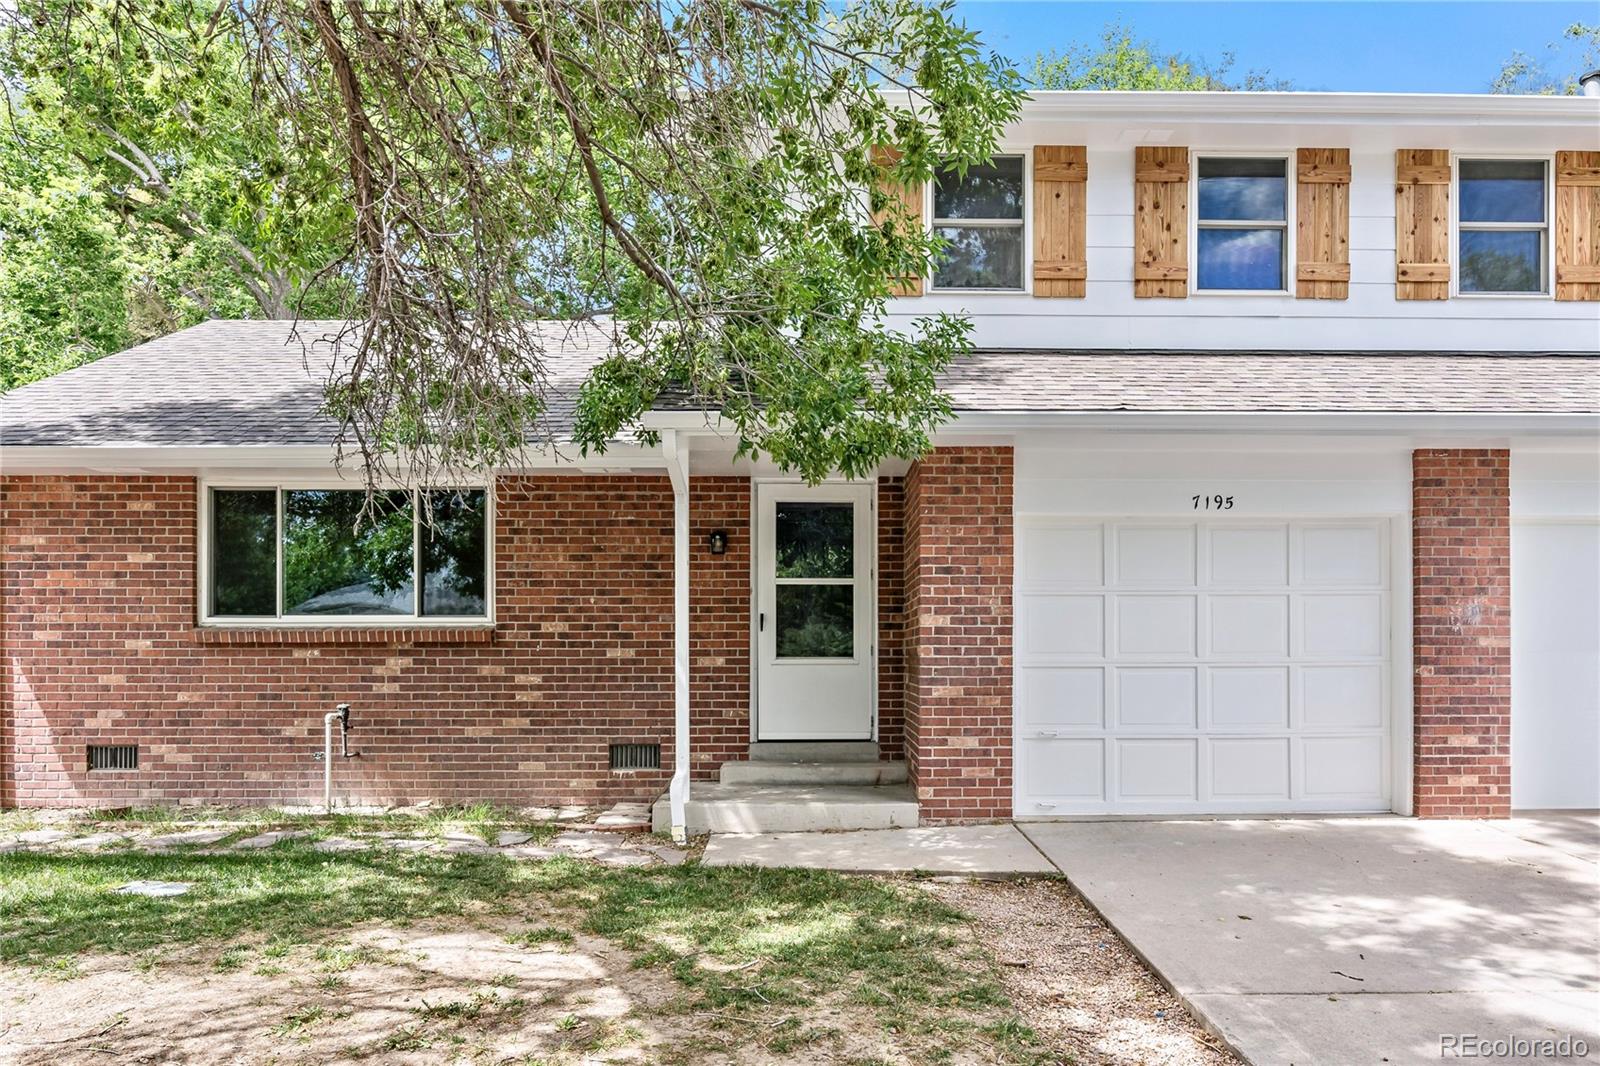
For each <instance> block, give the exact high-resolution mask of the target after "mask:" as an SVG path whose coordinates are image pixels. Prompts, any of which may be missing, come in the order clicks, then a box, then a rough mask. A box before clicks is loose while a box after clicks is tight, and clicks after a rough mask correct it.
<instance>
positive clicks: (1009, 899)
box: [927, 881, 1241, 1066]
mask: <svg viewBox="0 0 1600 1066" xmlns="http://www.w3.org/2000/svg"><path fill="white" fill-rule="evenodd" d="M927 887H928V890H929V891H931V892H933V893H934V894H935V895H937V896H938V897H939V898H940V899H942V900H944V901H945V902H946V903H948V904H950V905H951V906H953V907H956V908H959V909H960V910H963V911H965V912H966V913H968V914H969V915H971V916H972V918H973V920H974V922H975V923H976V925H977V927H978V929H979V931H980V935H981V938H982V939H983V940H984V942H985V943H986V944H987V945H988V947H989V949H990V950H991V951H992V952H993V953H994V955H995V958H996V959H997V960H999V962H1000V963H1001V971H1002V975H1001V980H1002V982H1003V983H1004V985H1005V988H1006V992H1007V994H1008V995H1009V996H1010V997H1011V1000H1012V1002H1013V1003H1014V1005H1015V1006H1016V1008H1017V1010H1018V1011H1019V1012H1020V1013H1021V1014H1022V1015H1023V1017H1024V1018H1025V1019H1026V1021H1027V1022H1028V1024H1029V1025H1031V1026H1033V1028H1034V1030H1035V1031H1036V1032H1037V1033H1038V1034H1039V1036H1040V1037H1041V1038H1042V1039H1043V1040H1044V1041H1045V1042H1047V1043H1048V1044H1049V1045H1050V1046H1051V1047H1052V1048H1053V1049H1054V1050H1055V1051H1057V1052H1058V1053H1060V1054H1061V1055H1062V1056H1063V1058H1065V1059H1066V1060H1067V1061H1071V1062H1077V1063H1082V1064H1084V1066H1089V1064H1095V1066H1134V1064H1144V1063H1161V1064H1163V1066H1240V1063H1241V1060H1240V1059H1239V1058H1237V1057H1236V1056H1235V1055H1234V1054H1233V1053H1232V1052H1231V1051H1229V1050H1228V1049H1227V1048H1226V1047H1224V1046H1223V1045H1221V1044H1220V1043H1218V1042H1217V1041H1216V1039H1215V1038H1213V1037H1212V1036H1211V1035H1210V1034H1209V1033H1207V1032H1206V1031H1205V1030H1203V1029H1202V1028H1201V1027H1200V1025H1199V1023H1198V1022H1196V1021H1195V1020H1194V1019H1193V1018H1192V1017H1191V1016H1190V1015H1189V1013H1188V1012H1187V1011H1185V1010H1184V1008H1183V1007H1182V1005H1180V1004H1179V1003H1178V1001H1177V1000H1176V999H1174V998H1173V996H1172V994H1171V993H1170V992H1168V991H1167V989H1166V988H1165V987H1164V986H1162V985H1161V983H1160V982H1158V981H1157V980H1156V979H1155V978H1154V977H1152V976H1151V975H1150V973H1149V971H1147V970H1146V969H1145V968H1144V965H1143V964H1142V963H1141V962H1140V961H1139V960H1138V958H1136V957H1135V956H1134V954H1133V952H1131V951H1129V950H1128V947H1127V946H1126V945H1125V944H1123V943H1122V941H1121V940H1119V939H1118V938H1117V936H1116V934H1114V933H1113V932H1112V931H1111V930H1110V929H1109V928H1107V926H1106V924H1105V923H1104V922H1103V921H1101V920H1100V918H1099V916H1098V915H1096V914H1095V913H1094V911H1092V910H1090V909H1089V907H1088V905H1087V904H1085V903H1084V902H1083V900H1081V899H1080V898H1078V896H1077V894H1076V893H1074V892H1073V891H1072V889H1071V888H1070V887H1068V886H1067V885H1066V884H1065V883H1063V882H1060V881H1016V882H986V881H971V882H961V883H930V884H929V885H928V886H927Z"/></svg>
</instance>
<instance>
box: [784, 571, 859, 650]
mask: <svg viewBox="0 0 1600 1066" xmlns="http://www.w3.org/2000/svg"><path fill="white" fill-rule="evenodd" d="M777 599H778V612H777V613H778V628H777V653H778V658H780V659H848V658H850V657H851V656H853V655H854V654H855V586H854V585H853V584H850V585H779V586H778V596H777Z"/></svg>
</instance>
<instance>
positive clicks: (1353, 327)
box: [890, 119, 1600, 351]
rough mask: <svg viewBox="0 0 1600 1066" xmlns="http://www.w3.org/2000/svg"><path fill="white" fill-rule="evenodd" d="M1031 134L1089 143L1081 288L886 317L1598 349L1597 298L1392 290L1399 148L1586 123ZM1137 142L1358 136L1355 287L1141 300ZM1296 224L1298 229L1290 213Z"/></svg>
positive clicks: (1099, 342) (1255, 341) (1091, 129)
mask: <svg viewBox="0 0 1600 1066" xmlns="http://www.w3.org/2000/svg"><path fill="white" fill-rule="evenodd" d="M1035 143H1040V144H1086V145H1088V161H1089V182H1088V219H1087V244H1088V249H1087V257H1088V268H1089V280H1088V285H1087V289H1088V292H1087V295H1086V297H1085V298H1083V299H1035V298H1034V297H1032V296H1031V295H1029V294H1027V293H1021V294H1016V295H1012V294H993V293H984V294H974V293H944V294H940V293H937V292H932V293H930V294H929V295H927V296H923V297H920V298H913V299H900V300H896V301H893V302H892V306H891V312H890V318H891V321H893V322H895V323H896V324H898V325H901V326H905V327H909V325H910V322H911V319H912V318H913V317H914V316H918V315H925V314H930V313H933V312H938V311H945V312H953V313H963V314H967V315H970V316H972V319H973V322H974V340H975V342H976V343H977V344H978V345H980V346H984V347H1022V348H1063V347H1064V348H1203V349H1256V350H1263V349H1268V350H1270V349H1304V348H1313V349H1324V350H1327V349H1349V350H1356V351H1360V350H1375V349H1387V350H1412V349H1416V350H1433V351H1455V350H1460V351H1481V350H1507V351H1543V350H1558V351H1600V305H1597V304H1594V303H1577V302H1559V303H1558V302H1556V301H1555V300H1554V299H1552V298H1550V297H1464V298H1463V297H1455V298H1452V299H1450V300H1446V301H1428V302H1423V301H1399V300H1396V299H1395V295H1394V251H1395V236H1394V188H1393V180H1394V152H1395V149H1396V148H1446V149H1450V150H1452V151H1455V152H1460V153H1512V154H1526V155H1528V156H1530V157H1540V158H1548V157H1553V155H1554V153H1555V152H1556V151H1557V150H1561V149H1586V148H1597V147H1600V139H1597V137H1596V135H1595V133H1594V131H1593V129H1592V128H1586V127H1583V126H1556V127H1527V128H1524V127H1521V126H1515V125H1492V124H1488V123H1474V124H1471V125H1466V124H1463V125H1453V126H1439V125H1420V126H1414V127H1410V126H1406V125H1401V124H1395V123H1394V122H1393V121H1392V120H1389V121H1388V122H1387V124H1380V123H1378V122H1377V121H1376V120H1374V121H1373V122H1372V123H1371V124H1362V125H1354V124H1349V123H1344V124H1322V125H1317V124H1312V123H1306V124H1296V125H1289V124H1283V123H1265V124H1263V123H1249V124H1246V123H1238V124H1217V123H1209V124H1203V125H1202V124H1182V123H1178V124H1173V125H1172V126H1171V128H1164V129H1160V130H1151V129H1147V128H1130V127H1129V125H1128V122H1127V120H1126V119H1124V120H1122V121H1121V122H1119V123H1114V122H1112V121H1110V120H1109V119H1108V120H1106V121H1096V122H1083V123H1069V122H1060V123H1051V122H1039V121H1024V122H1022V123H1020V124H1018V125H1017V126H1016V127H1015V128H1014V129H1013V130H1012V131H1011V136H1010V138H1009V139H1008V140H1007V142H1006V145H1005V147H1006V150H1009V151H1021V152H1024V153H1027V152H1029V151H1031V146H1032V145H1033V144H1035ZM1140 143H1160V144H1169V145H1174V146H1179V145H1181V146H1185V147H1187V148H1189V149H1190V151H1191V153H1193V152H1203V151H1251V150H1256V151H1269V150H1270V151H1286V150H1292V149H1294V148H1300V147H1305V148H1338V147H1348V148H1350V149H1351V160H1350V162H1351V190H1350V198H1351V205H1350V246H1351V247H1350V270H1351V282H1350V297H1349V299H1348V300H1299V299H1296V298H1295V297H1294V296H1292V295H1283V296H1276V295H1273V296H1255V295H1252V296H1232V295H1218V294H1210V295H1195V294H1194V293H1193V291H1192V285H1191V294H1190V295H1189V297H1188V298H1186V299H1182V300H1170V299H1151V300H1136V299H1134V296H1133V150H1134V147H1135V145H1137V144H1140ZM1025 214H1031V207H1030V208H1029V209H1028V211H1026V212H1025ZM1290 224H1291V229H1292V228H1293V219H1292V218H1291V219H1290ZM1029 243H1030V246H1031V233H1030V242H1029ZM1291 272H1292V267H1291ZM1024 274H1025V276H1027V275H1029V274H1031V268H1030V269H1025V271H1024Z"/></svg>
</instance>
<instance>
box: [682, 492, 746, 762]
mask: <svg viewBox="0 0 1600 1066" xmlns="http://www.w3.org/2000/svg"><path fill="white" fill-rule="evenodd" d="M689 512H690V518H689V528H690V533H689V632H690V642H689V679H690V687H689V708H690V715H691V719H692V721H693V723H694V732H693V738H692V740H691V744H690V749H689V752H690V762H691V764H692V769H693V772H694V776H695V777H696V778H715V777H716V775H717V768H718V767H720V766H721V765H722V764H723V763H725V762H727V761H729V760H730V759H743V758H746V757H747V754H748V752H749V750H750V680H751V675H750V547H751V546H750V479H749V478H743V477H697V478H694V479H693V480H692V482H691V483H690V486H689ZM717 529H720V530H724V531H726V532H727V534H728V551H727V553H726V554H724V555H712V554H711V552H710V550H709V549H708V548H707V546H706V538H707V537H708V536H709V535H710V534H711V532H712V530H717Z"/></svg>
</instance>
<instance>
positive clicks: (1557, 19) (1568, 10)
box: [957, 0, 1600, 93]
mask: <svg viewBox="0 0 1600 1066" xmlns="http://www.w3.org/2000/svg"><path fill="white" fill-rule="evenodd" d="M957 11H958V13H959V15H960V17H961V18H962V19H963V20H965V21H966V23H967V25H968V26H970V27H972V28H973V29H976V30H979V31H980V32H981V33H982V35H983V39H984V41H985V43H986V44H988V46H989V47H990V48H992V49H994V50H996V51H998V52H1001V53H1002V54H1004V55H1007V56H1010V57H1011V58H1012V59H1014V60H1016V61H1018V62H1019V63H1020V64H1024V65H1025V64H1026V63H1027V61H1028V60H1029V59H1031V57H1032V56H1033V54H1034V53H1035V52H1038V51H1041V50H1049V49H1051V48H1059V47H1061V46H1062V45H1065V44H1067V43H1069V42H1075V41H1092V40H1096V39H1098V37H1099V35H1100V31H1101V28H1102V27H1103V26H1104V25H1105V24H1106V23H1107V22H1113V21H1116V22H1121V23H1123V24H1124V25H1127V26H1128V27H1130V28H1131V29H1132V30H1133V31H1134V32H1135V35H1136V36H1139V37H1143V38H1146V39H1148V40H1150V41H1151V42H1152V43H1154V44H1155V45H1156V46H1157V47H1158V48H1159V49H1160V50H1161V51H1163V52H1181V53H1183V54H1185V55H1188V56H1191V57H1196V58H1204V59H1207V60H1211V61H1213V62H1215V61H1216V60H1218V59H1220V58H1221V56H1222V53H1224V52H1229V51H1231V52H1233V53H1234V55H1235V56H1236V64H1235V67H1234V71H1233V72H1234V73H1235V74H1242V73H1243V72H1244V71H1247V70H1253V69H1259V70H1266V71H1268V72H1270V73H1271V74H1272V75H1273V76H1274V77H1277V78H1287V79H1289V80H1290V81H1291V82H1293V83H1294V88H1296V89H1327V90H1339V91H1349V92H1463V93H1472V92H1486V91H1487V90H1488V84H1489V81H1490V79H1492V78H1493V77H1494V76H1495V74H1496V73H1497V72H1498V71H1499V70H1500V67H1501V64H1502V63H1503V62H1504V61H1505V60H1506V59H1508V58H1510V56H1511V53H1512V52H1513V51H1515V50H1517V49H1521V50H1522V51H1524V52H1527V53H1529V54H1530V55H1531V56H1533V57H1535V58H1537V59H1540V60H1541V61H1547V66H1548V69H1550V71H1551V72H1552V73H1554V74H1557V75H1565V74H1568V73H1570V72H1571V71H1572V70H1573V68H1574V67H1575V65H1576V64H1577V62H1578V59H1579V57H1580V55H1581V52H1582V49H1581V48H1580V47H1578V46H1577V45H1575V44H1572V43H1565V44H1564V46H1563V47H1561V48H1559V49H1557V50H1556V51H1551V50H1550V48H1549V45H1551V44H1552V43H1555V42H1559V41H1560V40H1561V32H1562V31H1563V30H1564V29H1566V28H1567V27H1568V26H1569V25H1571V24H1572V23H1574V22H1584V23H1587V24H1590V25H1593V24H1595V23H1597V22H1600V0H1584V2H1577V3H1574V2H1566V0H1562V2H1546V0H1527V2H1520V3H1519V2H1488V0H1483V2H1463V0H1436V2H1431V3H1399V2H1388V0H1367V2H1354V0H1353V2H1342V3H1325V2H1316V0H1311V2H1299V0H1256V2H1230V3H1224V2H1213V0H1159V2H1158V0H1150V2H1139V0H1135V2H1127V0H1124V2H1121V3H1102V2H1098V0H1095V2H1081V3H1080V2H1070V0H960V2H959V3H958V4H957Z"/></svg>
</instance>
